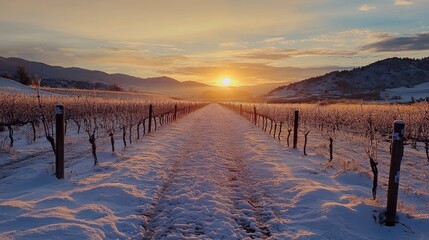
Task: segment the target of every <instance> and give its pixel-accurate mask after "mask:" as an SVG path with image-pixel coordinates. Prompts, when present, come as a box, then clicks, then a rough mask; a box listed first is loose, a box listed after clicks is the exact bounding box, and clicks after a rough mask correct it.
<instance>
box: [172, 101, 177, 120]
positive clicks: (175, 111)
mask: <svg viewBox="0 0 429 240" xmlns="http://www.w3.org/2000/svg"><path fill="white" fill-rule="evenodd" d="M176 119H177V103H176V104H175V105H174V115H173V121H176Z"/></svg>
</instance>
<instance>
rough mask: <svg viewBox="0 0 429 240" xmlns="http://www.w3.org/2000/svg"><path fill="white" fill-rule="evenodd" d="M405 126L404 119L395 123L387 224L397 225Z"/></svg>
mask: <svg viewBox="0 0 429 240" xmlns="http://www.w3.org/2000/svg"><path fill="white" fill-rule="evenodd" d="M404 127H405V123H404V121H402V120H396V121H395V122H394V123H393V135H392V153H391V157H390V172H389V186H388V189H387V209H386V226H395V223H396V206H397V203H398V188H399V175H400V174H399V173H400V168H401V161H402V156H403V153H404V144H403V137H404Z"/></svg>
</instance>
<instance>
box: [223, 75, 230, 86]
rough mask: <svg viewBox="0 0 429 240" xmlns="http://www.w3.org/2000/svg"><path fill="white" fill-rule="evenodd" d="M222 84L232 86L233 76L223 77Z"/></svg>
mask: <svg viewBox="0 0 429 240" xmlns="http://www.w3.org/2000/svg"><path fill="white" fill-rule="evenodd" d="M222 86H231V78H228V77H225V78H223V79H222Z"/></svg>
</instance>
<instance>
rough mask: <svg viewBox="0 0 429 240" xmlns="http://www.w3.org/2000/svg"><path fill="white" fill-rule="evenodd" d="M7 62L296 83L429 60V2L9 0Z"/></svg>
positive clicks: (4, 18)
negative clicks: (381, 64)
mask: <svg viewBox="0 0 429 240" xmlns="http://www.w3.org/2000/svg"><path fill="white" fill-rule="evenodd" d="M0 5H1V6H2V14H1V15H0V31H1V32H2V37H1V38H0V56H3V57H22V58H25V59H28V60H33V61H41V62H45V63H47V64H51V65H61V66H66V67H67V66H77V67H82V68H88V69H97V70H102V71H106V72H110V73H114V72H121V73H126V74H130V75H135V76H139V77H154V76H160V75H167V76H170V77H173V78H176V79H178V80H180V81H185V80H195V81H200V82H204V83H209V84H215V85H218V84H220V82H221V80H222V79H223V78H224V77H229V78H231V79H232V82H233V84H235V85H253V84H260V83H268V82H290V81H297V80H301V79H304V78H308V77H311V76H314V75H319V74H324V73H326V72H329V71H332V70H335V69H343V68H349V67H353V66H360V65H365V64H368V63H371V62H373V61H376V60H380V59H383V58H386V57H392V56H399V57H425V56H429V34H428V32H429V17H428V14H427V13H426V11H425V9H429V2H428V1H408V0H396V1H395V0H381V1H377V3H374V1H368V2H365V1H343V0H341V1H340V0H319V1H287V0H265V1H258V0H236V1H230V0H219V1H208V0H181V1H166V0H158V1H137V0H135V1H114V0H104V1H101V0H100V1H83V0H75V1H54V0H38V1H29V0H28V1H24V0H14V1H10V0H0Z"/></svg>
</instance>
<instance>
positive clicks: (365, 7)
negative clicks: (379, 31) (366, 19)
mask: <svg viewBox="0 0 429 240" xmlns="http://www.w3.org/2000/svg"><path fill="white" fill-rule="evenodd" d="M374 9H375V6H374V5H369V4H363V5H361V6H360V7H359V11H362V12H369V11H371V10H374Z"/></svg>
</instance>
